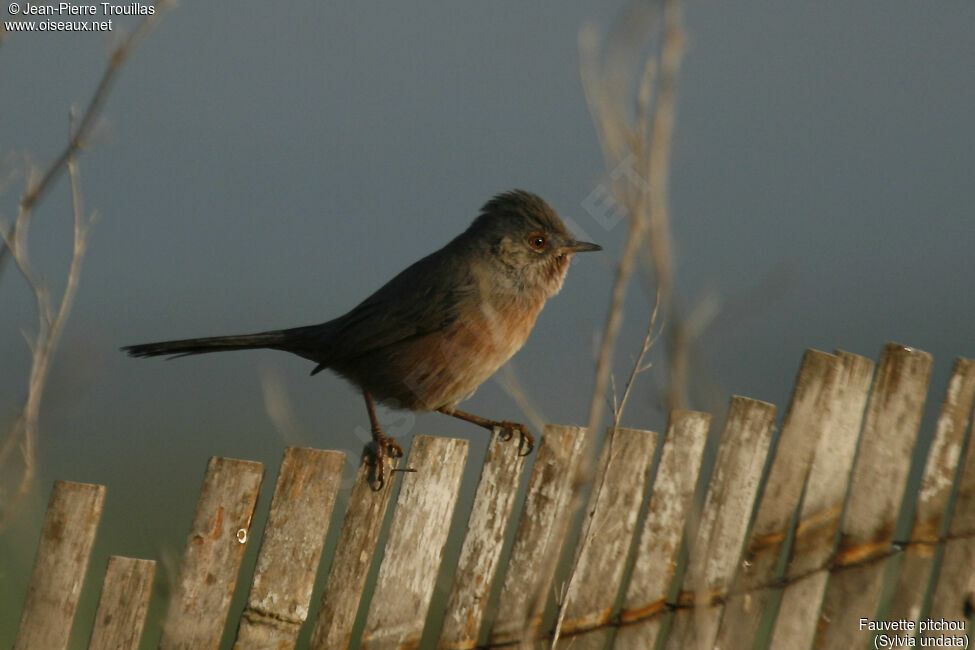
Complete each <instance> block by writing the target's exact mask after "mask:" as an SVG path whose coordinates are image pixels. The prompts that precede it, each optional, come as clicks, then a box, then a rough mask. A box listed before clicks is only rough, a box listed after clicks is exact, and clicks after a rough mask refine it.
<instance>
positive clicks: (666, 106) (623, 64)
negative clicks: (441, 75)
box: [522, 0, 683, 648]
mask: <svg viewBox="0 0 975 650" xmlns="http://www.w3.org/2000/svg"><path fill="white" fill-rule="evenodd" d="M644 9H645V8H644ZM639 11H640V8H639V7H636V6H634V7H633V8H631V9H629V10H627V11H626V12H625V13H624V16H623V17H622V18H621V23H622V24H624V25H625V29H624V30H623V31H620V30H619V29H618V30H617V31H616V33H615V34H612V35H611V36H610V39H609V42H608V46H607V47H608V48H609V49H610V50H611V51H610V53H609V55H608V56H609V60H608V61H607V60H605V59H604V60H603V61H602V65H599V64H598V63H597V62H596V60H597V59H596V57H599V56H600V54H599V52H598V49H597V48H595V47H593V43H591V42H590V43H589V46H590V48H591V49H590V51H589V52H588V53H587V52H584V53H583V64H582V71H583V86H584V88H585V89H586V96H587V99H588V100H589V104H590V111H591V112H592V114H593V120H594V122H595V124H596V127H597V132H598V133H599V135H600V142H601V143H602V145H603V150H604V153H605V154H606V158H607V164H608V165H609V167H610V168H611V172H610V177H611V179H612V180H613V181H614V182H613V183H612V191H613V196H614V197H615V199H616V201H617V202H618V204H620V205H621V206H623V207H625V209H626V212H627V214H628V215H629V224H628V225H629V230H628V232H627V236H626V240H625V242H624V245H623V253H622V255H621V258H620V261H619V265H618V267H617V271H616V277H615V279H614V284H613V290H612V294H611V297H610V305H609V311H608V313H607V318H606V324H605V327H604V331H603V337H602V342H601V346H600V350H599V356H598V358H597V362H596V381H595V387H594V390H593V396H592V402H591V405H590V412H589V421H588V428H589V431H590V432H593V431H595V430H596V427H598V426H599V423H600V422H601V421H602V417H603V408H604V403H605V401H606V392H607V388H608V386H609V385H610V384H611V383H613V381H612V380H613V377H612V373H611V368H612V359H613V351H614V348H615V345H616V340H617V337H618V334H619V329H620V326H621V324H622V320H623V306H624V303H625V298H626V290H627V285H628V283H629V280H630V277H631V275H632V272H633V268H634V265H635V263H636V262H637V259H638V255H639V253H640V251H641V249H642V248H643V247H644V246H645V245H649V248H650V251H651V254H652V256H653V260H654V271H655V277H656V284H657V289H656V299H655V303H654V307H653V310H652V312H651V314H650V318H649V323H648V327H647V331H646V335H645V337H644V341H643V345H642V347H641V349H640V352H639V354H638V355H637V358H636V360H635V362H634V364H633V367H632V369H631V371H630V375H629V378H628V379H627V382H626V385H625V387H624V390H623V395H622V396H621V397H620V400H619V403H618V404H616V403H615V397H614V407H613V429H612V431H611V432H610V434H609V435H610V438H609V440H608V441H607V443H608V444H609V445H610V448H609V450H608V455H607V457H612V455H613V453H614V450H613V447H612V445H613V444H614V442H615V432H616V430H617V428H618V427H619V425H620V419H621V417H622V414H623V410H624V409H625V406H626V402H627V400H628V398H629V395H630V393H631V391H632V388H633V385H634V383H635V380H636V377H637V376H638V375H639V374H640V372H641V371H642V370H643V369H645V368H646V365H645V363H644V359H645V357H646V355H647V353H648V351H649V350H650V348H651V347H652V346H653V343H654V342H655V340H656V338H657V336H656V335H655V330H656V322H657V319H658V315H659V314H660V312H661V310H663V312H664V313H665V314H668V315H672V306H673V301H672V287H673V256H672V253H671V251H672V244H671V235H670V215H669V211H668V207H667V206H668V196H667V192H666V185H667V182H668V179H669V166H670V150H671V139H672V133H673V125H674V117H675V114H676V85H677V75H678V72H679V67H680V60H681V56H682V52H683V30H682V26H681V11H680V4H679V1H678V0H662V2H661V6H660V9H659V13H660V14H662V16H663V24H664V33H663V42H662V45H661V50H660V64H659V78H658V74H657V71H658V68H657V65H656V62H655V61H654V60H653V58H650V59H649V60H646V61H644V62H643V65H642V74H640V77H639V82H638V86H637V89H636V94H637V96H636V100H637V102H636V103H637V110H636V116H635V119H634V120H633V124H632V125H630V120H628V119H627V117H626V115H627V112H626V111H625V106H626V103H627V97H628V96H629V92H630V91H629V90H628V88H629V86H628V85H627V76H626V75H625V74H621V73H620V72H619V71H620V70H621V69H627V68H629V69H631V70H632V69H634V63H635V61H634V57H635V53H637V52H638V51H639V50H640V44H641V43H642V38H643V37H644V36H645V34H641V33H639V32H638V33H637V34H636V35H634V34H633V33H632V31H630V32H629V33H627V31H626V30H632V25H634V24H637V25H643V27H644V29H646V28H649V27H650V26H651V24H652V20H647V15H648V14H646V13H644V14H643V20H639V18H640V15H639V13H638V12H639ZM654 16H655V14H654V15H651V18H652V17H654ZM635 18H636V20H635ZM624 20H625V21H626V22H625V23H624V22H623V21H624ZM614 39H615V41H614ZM585 45H586V43H585V42H584V43H583V46H585ZM626 56H629V57H630V60H629V61H625V57H626ZM631 76H632V75H631ZM655 82H656V83H655ZM654 90H655V91H656V97H655V98H654V97H652V94H653V91H654ZM654 99H655V101H654ZM614 393H615V390H614ZM583 458H584V460H583V461H582V462H583V463H586V465H585V466H582V467H580V468H579V469H578V470H577V472H576V476H575V478H574V481H573V496H572V498H573V504H574V506H575V508H580V507H581V505H582V487H583V485H584V484H585V482H586V480H587V479H588V478H589V476H591V475H592V468H593V466H594V462H593V461H594V454H593V453H592V452H591V451H590V453H588V454H585V455H584V456H583ZM600 489H602V486H601V485H596V486H593V490H594V492H595V493H598V491H599V490H600ZM597 533H598V531H597V530H595V529H594V526H593V521H592V519H591V518H590V519H587V520H586V522H585V524H584V530H583V534H582V537H581V540H580V544H579V546H578V550H577V552H576V555H575V561H574V562H573V566H572V568H571V570H570V573H569V576H568V578H567V582H566V587H565V593H566V594H567V599H571V598H572V586H573V581H574V580H575V577H576V573H577V572H576V566H575V564H576V562H577V561H578V560H579V558H580V557H581V556H582V555H583V554H584V552H585V549H586V548H587V547H588V546H589V545H591V544H592V543H593V540H594V539H595V537H596V535H597ZM554 555H555V556H556V557H557V554H554ZM554 561H556V560H553V562H554ZM536 600H537V601H538V602H536V603H535V605H534V607H533V611H532V612H530V613H529V614H530V615H531V614H536V616H535V617H534V620H536V621H537V620H539V617H538V616H537V613H538V610H540V609H541V608H542V607H543V606H544V604H543V603H542V598H541V595H539V596H537V597H536ZM567 602H568V600H565V601H564V602H562V603H560V605H559V607H558V613H557V618H556V624H555V629H554V631H553V633H552V638H551V646H550V647H551V648H555V647H556V645H557V644H558V641H559V636H560V631H561V628H562V625H563V622H564V617H565V612H566V603H567ZM529 620H532V619H529ZM537 625H538V624H537V623H535V627H532V626H531V625H526V629H525V630H524V634H523V636H522V644H523V647H528V646H529V645H530V643H531V642H530V639H535V638H537V632H538V630H537Z"/></svg>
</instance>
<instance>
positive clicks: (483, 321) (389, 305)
mask: <svg viewBox="0 0 975 650" xmlns="http://www.w3.org/2000/svg"><path fill="white" fill-rule="evenodd" d="M599 250H602V247H601V246H599V245H597V244H593V243H589V242H585V241H579V240H577V239H575V238H574V237H573V235H572V234H570V232H569V230H568V229H567V228H566V226H565V224H564V223H563V222H562V219H561V218H560V217H559V215H558V213H556V211H555V210H554V209H553V208H552V207H551V206H550V205H549V204H548V203H546V202H545V201H544V200H543V199H542V198H541V197H539V196H537V195H535V194H533V193H531V192H527V191H524V190H512V191H509V192H504V193H501V194H498V195H496V196H494V197H493V198H491V199H490V200H489V201H488V202H487V203H485V204H484V205H483V207H482V208H481V210H480V213H479V215H478V216H477V217H476V218H475V219H474V220H473V222H472V223H471V224H470V226H469V227H468V228H467V229H466V230H464V231H463V232H462V233H461V234H459V235H457V236H456V237H454V238H453V239H452V240H451V241H450V242H448V243H447V244H446V245H445V246H443V247H442V248H440V249H439V250H437V251H434V252H433V253H430V254H429V255H427V256H426V257H424V258H422V259H420V260H419V261H417V262H415V263H414V264H412V265H411V266H409V267H407V268H406V269H405V270H403V271H402V272H401V273H399V274H398V275H396V276H395V277H394V278H393V279H392V280H390V281H389V282H387V283H386V284H384V285H383V286H382V287H380V288H379V289H378V290H376V291H375V293H373V294H372V295H370V296H369V297H367V298H366V299H365V300H363V301H362V302H360V303H359V304H358V305H357V306H355V307H354V308H353V309H352V310H350V311H349V312H348V313H346V314H344V315H342V316H339V317H338V318H335V319H333V320H330V321H327V322H324V323H320V324H318V325H309V326H304V327H295V328H290V329H280V330H271V331H265V332H259V333H256V334H242V335H231V336H216V337H207V338H193V339H180V340H173V341H161V342H157V343H145V344H140V345H128V346H124V347H122V348H121V349H122V350H123V351H125V352H127V353H128V354H129V355H131V356H133V357H157V356H167V357H169V358H177V357H183V356H187V355H195V354H204V353H209V352H221V351H228V350H250V349H257V348H269V349H273V350H281V351H284V352H290V353H292V354H296V355H298V356H300V357H303V358H305V359H308V360H310V361H313V362H314V363H315V364H316V365H315V367H314V369H313V370H312V371H311V374H312V375H315V374H318V373H319V372H321V371H323V370H326V369H328V370H331V371H333V372H334V373H336V374H337V375H339V376H340V377H342V378H344V379H346V380H347V381H348V382H349V383H351V384H352V385H353V386H354V387H356V388H357V389H358V390H359V391H361V393H362V396H363V398H364V400H365V403H366V410H367V411H368V415H369V422H370V426H371V432H372V440H373V444H372V448H371V450H369V454H368V455H369V457H370V462H371V463H372V464H373V466H374V472H373V478H372V486H373V488H374V489H376V490H378V489H381V488H382V486H383V485H384V483H385V465H386V462H387V460H388V459H390V458H399V457H402V455H403V450H402V448H401V447H400V446H399V444H398V443H397V442H396V441H395V440H393V439H392V438H390V437H388V436H386V435H385V434H384V433H383V432H382V429H381V428H380V426H379V423H378V421H377V418H376V412H375V406H374V402H379V403H381V404H384V405H386V406H388V407H391V408H394V409H407V410H411V411H416V412H429V411H436V412H439V413H443V414H446V415H450V416H453V417H456V418H459V419H461V420H465V421H467V422H470V423H473V424H476V425H478V426H481V427H484V428H486V429H489V430H492V431H497V430H500V431H501V437H502V439H504V440H509V439H511V438H512V437H513V436H514V434H515V433H517V434H518V435H519V453H520V452H521V451H522V449H527V450H526V451H525V452H524V455H527V454H529V453H531V451H532V449H533V447H534V444H535V441H534V437H533V436H532V435H531V432H529V430H528V428H527V427H526V426H525V425H523V424H519V423H517V422H512V421H509V420H501V421H497V420H492V419H488V418H484V417H480V416H477V415H473V414H471V413H467V412H465V411H461V410H458V409H457V408H456V407H457V405H458V404H459V403H460V402H461V401H463V400H465V399H467V398H469V397H470V396H471V395H472V394H473V393H474V392H475V390H477V388H478V387H479V386H480V385H481V384H482V383H484V382H485V381H486V380H487V379H488V378H489V377H490V376H491V375H493V374H494V373H495V371H497V370H498V368H500V367H501V366H502V365H504V364H505V363H506V362H507V361H508V360H509V359H510V358H511V357H512V356H513V355H514V354H515V353H516V352H517V351H518V350H519V349H521V347H522V346H523V345H524V344H525V342H526V341H527V339H528V336H529V334H530V333H531V331H532V328H533V327H534V325H535V321H536V319H537V318H538V315H539V313H540V312H541V310H542V308H543V307H544V306H545V303H546V301H547V300H548V299H549V298H551V297H552V296H554V295H555V294H557V293H558V292H559V291H560V289H561V288H562V284H563V282H564V280H565V277H566V274H567V273H568V270H569V263H570V260H571V259H572V256H573V255H574V254H575V253H581V252H587V251H599ZM409 471H414V470H409Z"/></svg>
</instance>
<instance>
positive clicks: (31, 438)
mask: <svg viewBox="0 0 975 650" xmlns="http://www.w3.org/2000/svg"><path fill="white" fill-rule="evenodd" d="M173 4H175V0H162V1H161V2H159V3H157V4H156V5H155V7H156V11H155V13H154V14H152V15H150V16H147V17H146V18H145V19H143V20H142V21H141V22H140V23H139V24H138V25H137V26H136V28H135V29H134V31H133V32H132V33H131V34H129V36H128V37H127V38H126V39H125V40H124V41H123V42H122V43H121V44H120V45H119V46H118V47H116V48H115V50H114V51H113V52H112V54H111V55H110V57H109V63H108V66H107V67H106V69H105V72H104V74H103V75H102V78H101V81H100V82H99V84H98V87H97V88H96V89H95V92H94V95H93V96H92V98H91V100H90V101H89V103H88V106H87V107H86V109H85V111H84V113H83V114H82V116H81V119H80V120H77V121H76V119H75V115H74V112H72V113H71V120H70V123H69V129H68V143H67V145H66V146H65V148H64V149H63V150H62V151H61V153H60V155H59V156H58V157H57V158H56V159H55V160H54V162H52V163H51V164H50V165H49V166H48V167H47V169H46V170H45V171H44V172H43V173H41V174H36V173H34V172H33V171H32V169H31V168H30V167H28V171H27V175H26V176H27V177H26V180H25V186H26V189H25V191H24V194H23V195H22V196H21V199H20V205H19V208H18V212H17V217H16V219H15V220H14V222H13V225H12V226H11V227H10V228H9V229H5V228H4V229H0V237H2V242H0V279H2V273H3V269H4V267H5V264H6V261H7V259H8V258H9V259H12V260H13V262H14V265H15V266H16V268H17V270H18V271H19V272H20V275H21V276H22V277H23V278H24V281H25V282H26V284H27V287H28V289H29V290H30V292H31V294H32V296H33V298H34V305H35V311H36V318H37V331H36V332H35V333H34V335H33V336H30V335H26V338H27V346H28V348H29V349H30V352H31V369H30V375H29V378H28V382H27V397H26V399H25V402H24V407H23V410H22V411H21V412H20V414H19V415H18V416H17V418H16V420H14V423H13V426H12V427H11V429H10V430H9V431H8V433H7V435H6V437H5V439H4V440H3V443H2V444H0V470H3V471H2V472H0V473H2V474H3V475H4V476H6V477H10V476H14V475H15V474H14V472H13V471H12V468H11V465H13V452H14V451H15V450H18V449H19V450H20V455H21V459H22V468H21V470H20V478H19V480H18V481H17V482H16V487H15V488H14V489H13V490H12V491H11V492H10V493H9V494H6V493H0V496H2V501H0V531H2V530H3V529H5V528H6V527H7V526H8V525H9V523H10V521H11V520H12V517H13V516H14V513H15V512H16V510H17V506H18V505H19V504H20V502H21V501H22V499H23V497H24V496H26V495H27V494H28V493H29V492H30V489H31V486H32V485H33V483H34V479H35V477H36V474H37V439H38V421H39V418H40V408H41V402H42V399H43V395H44V388H45V386H46V384H47V378H48V375H49V373H50V368H51V363H52V360H53V358H54V353H55V351H56V350H57V346H58V343H59V342H60V339H61V336H62V334H63V333H64V327H65V325H66V323H67V320H68V316H69V314H70V313H71V308H72V306H73V304H74V299H75V296H76V295H77V292H78V284H79V281H80V278H81V268H82V263H83V261H84V259H85V254H86V252H87V248H88V241H89V237H90V235H91V229H92V226H93V225H94V223H95V221H96V220H97V214H96V213H91V214H90V215H87V216H86V215H85V212H84V208H83V202H82V197H81V180H80V174H79V171H78V163H77V156H78V155H79V154H80V152H81V151H82V150H83V148H84V146H85V143H86V140H87V138H88V136H89V135H90V133H91V130H92V127H93V125H94V123H95V119H96V117H97V116H98V114H99V113H100V111H101V108H102V106H103V105H104V103H105V100H106V99H107V97H108V93H109V90H110V89H111V86H112V84H113V83H114V82H115V80H116V78H117V77H118V73H119V71H120V70H121V67H122V64H123V63H124V62H125V61H126V59H127V58H128V56H129V54H130V53H131V52H132V50H133V48H134V47H135V46H136V45H137V44H138V43H139V42H140V41H141V40H142V38H143V37H145V35H146V34H148V33H149V31H150V30H151V29H152V28H153V27H154V26H155V25H156V24H157V23H158V21H159V19H160V18H161V16H162V14H163V13H164V11H165V10H166V9H168V8H169V7H170V6H172V5H173ZM65 170H67V171H68V176H69V181H70V189H71V204H72V213H73V214H72V216H73V245H72V251H71V261H70V264H69V268H68V271H67V277H66V282H65V288H64V291H63V292H62V294H61V297H60V300H59V301H58V303H57V306H56V308H55V306H54V301H53V300H52V297H51V292H50V291H49V289H48V287H47V285H46V283H44V282H43V281H41V279H40V277H39V276H38V275H37V273H36V272H35V271H34V269H33V267H32V266H31V263H30V258H29V252H28V230H29V227H30V222H31V218H32V216H33V214H34V209H35V208H36V207H37V205H38V204H39V203H40V201H41V200H42V199H43V198H44V197H45V196H46V195H47V193H48V192H49V191H50V189H51V187H52V186H53V185H54V183H55V182H56V181H57V179H58V178H59V177H60V175H61V174H62V173H63V172H64V171H65ZM2 487H6V486H2Z"/></svg>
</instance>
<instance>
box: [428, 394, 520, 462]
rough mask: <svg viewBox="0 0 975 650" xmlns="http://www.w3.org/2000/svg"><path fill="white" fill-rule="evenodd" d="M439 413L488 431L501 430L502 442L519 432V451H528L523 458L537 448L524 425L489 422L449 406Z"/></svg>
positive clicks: (440, 409)
mask: <svg viewBox="0 0 975 650" xmlns="http://www.w3.org/2000/svg"><path fill="white" fill-rule="evenodd" d="M437 413H443V414H444V415H450V416H453V417H455V418H458V419H461V420H464V421H465V422H470V423H471V424H476V425H477V426H479V427H484V428H485V429H487V430H488V431H494V430H495V429H501V439H502V440H510V439H511V436H512V434H514V433H515V432H516V431H517V432H518V436H519V437H520V438H521V440H520V441H519V443H518V449H519V450H521V448H522V447H527V451H525V453H523V454H520V455H521V456H527V455H528V454H530V453H532V449H534V448H535V437H534V436H533V435H532V434H531V433H530V432H529V431H528V427H526V426H525V425H524V424H518V423H517V422H509V421H508V420H503V421H501V422H498V421H497V420H489V419H487V418H482V417H481V416H479V415H474V414H473V413H466V412H464V411H458V410H457V409H452V408H450V407H449V406H441V407H440V408H438V409H437Z"/></svg>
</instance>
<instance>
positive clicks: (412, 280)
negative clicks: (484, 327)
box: [312, 250, 475, 374]
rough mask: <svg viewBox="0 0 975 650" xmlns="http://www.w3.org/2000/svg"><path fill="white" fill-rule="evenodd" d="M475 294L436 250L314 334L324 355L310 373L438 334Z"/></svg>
mask: <svg viewBox="0 0 975 650" xmlns="http://www.w3.org/2000/svg"><path fill="white" fill-rule="evenodd" d="M474 291H475V285H474V282H473V281H472V279H471V277H470V271H469V269H468V267H467V266H466V265H465V264H463V263H455V260H454V259H452V257H451V256H450V255H448V254H445V253H444V251H442V250H441V251H437V252H435V253H432V254H431V255H428V256H427V257H425V258H423V259H421V260H420V261H418V262H416V263H415V264H413V265H412V266H410V267H408V268H407V269H406V270H404V271H403V272H402V273H400V274H399V275H397V276H396V277H394V278H393V279H392V280H390V281H389V282H387V283H386V284H385V285H383V286H382V287H380V288H379V289H378V290H377V291H376V292H375V293H373V294H372V295H371V296H369V297H368V298H366V299H365V300H363V301H362V302H361V303H359V305H357V306H356V307H355V308H353V309H352V310H351V311H350V312H348V313H347V314H345V315H344V316H340V317H338V318H336V319H335V320H332V321H329V322H328V323H324V324H323V325H321V326H316V327H319V328H321V329H320V330H318V331H317V332H316V333H315V336H316V337H318V343H320V344H321V346H322V348H323V349H326V350H328V353H327V354H326V356H325V358H323V359H321V360H320V364H319V367H317V368H316V369H315V370H314V371H313V373H312V374H314V373H315V372H319V371H320V370H323V369H325V368H327V367H328V366H329V365H331V364H332V363H335V362H337V361H347V360H350V359H354V358H356V357H359V356H362V355H365V354H368V353H370V352H375V351H376V350H378V349H380V348H383V347H386V346H390V345H395V344H397V343H401V342H403V341H406V340H409V339H413V338H418V337H421V336H425V335H427V334H431V333H433V332H437V331H440V330H442V329H444V328H446V327H447V326H448V325H450V324H451V323H453V322H454V321H456V320H457V319H458V318H459V316H460V305H461V304H462V303H463V302H464V301H465V298H467V297H469V296H470V295H471V294H472V293H473V292H474Z"/></svg>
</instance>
